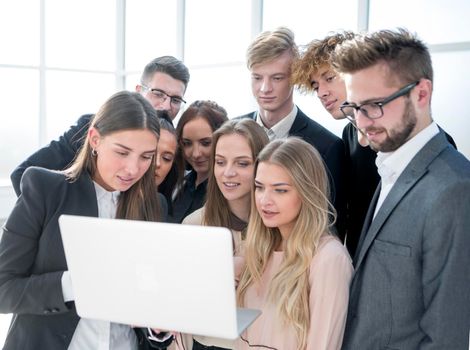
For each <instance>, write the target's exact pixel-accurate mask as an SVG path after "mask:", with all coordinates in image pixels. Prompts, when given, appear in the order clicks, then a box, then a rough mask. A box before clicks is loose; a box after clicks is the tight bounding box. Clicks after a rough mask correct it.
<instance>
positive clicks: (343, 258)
mask: <svg viewBox="0 0 470 350" xmlns="http://www.w3.org/2000/svg"><path fill="white" fill-rule="evenodd" d="M320 269H321V270H324V269H327V270H329V271H335V270H343V271H345V272H346V273H348V274H351V273H352V270H353V268H352V262H351V257H350V256H349V253H348V251H347V249H346V248H345V247H344V245H343V244H341V242H340V241H339V240H338V239H337V238H336V237H334V236H332V235H324V236H323V237H322V238H320V242H319V245H318V248H317V250H316V252H315V256H314V257H313V259H312V262H311V263H310V270H311V272H312V271H317V270H320Z"/></svg>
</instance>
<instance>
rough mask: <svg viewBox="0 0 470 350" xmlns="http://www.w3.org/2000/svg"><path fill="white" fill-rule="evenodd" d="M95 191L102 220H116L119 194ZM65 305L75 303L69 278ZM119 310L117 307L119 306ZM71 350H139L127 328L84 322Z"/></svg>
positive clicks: (65, 281) (67, 276) (67, 277)
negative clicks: (70, 302)
mask: <svg viewBox="0 0 470 350" xmlns="http://www.w3.org/2000/svg"><path fill="white" fill-rule="evenodd" d="M94 185H95V191H96V198H97V201H98V216H99V217H100V218H115V216H116V207H117V200H118V197H119V191H115V192H108V191H106V190H105V189H104V188H103V187H101V186H100V185H98V184H97V183H96V182H95V183H94ZM62 292H63V294H64V300H65V301H71V300H74V296H73V289H72V282H71V279H70V274H69V272H68V271H65V272H64V274H63V275H62ZM117 307H118V306H117ZM68 349H69V350H88V349H90V350H92V349H93V350H136V349H137V338H136V336H135V333H134V330H133V329H132V328H131V327H130V326H128V325H122V324H118V323H111V322H107V321H99V320H92V319H86V318H81V319H80V321H79V322H78V325H77V328H76V329H75V332H74V334H73V337H72V341H71V342H70V345H69V347H68Z"/></svg>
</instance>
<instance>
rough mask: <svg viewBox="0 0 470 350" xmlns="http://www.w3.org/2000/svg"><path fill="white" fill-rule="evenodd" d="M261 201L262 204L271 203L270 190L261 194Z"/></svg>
mask: <svg viewBox="0 0 470 350" xmlns="http://www.w3.org/2000/svg"><path fill="white" fill-rule="evenodd" d="M259 203H260V204H261V206H268V205H269V204H271V196H270V194H269V191H267V190H264V191H263V192H262V193H260V194H259Z"/></svg>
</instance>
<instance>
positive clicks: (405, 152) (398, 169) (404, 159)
mask: <svg viewBox="0 0 470 350" xmlns="http://www.w3.org/2000/svg"><path fill="white" fill-rule="evenodd" d="M438 133H439V128H438V126H437V124H436V123H434V122H432V123H431V124H430V125H428V126H427V127H426V128H424V129H423V130H421V131H420V132H419V133H418V134H416V135H415V136H414V137H413V138H411V139H410V140H408V141H407V142H405V143H404V144H403V145H401V146H400V147H399V148H398V149H397V150H395V151H393V152H387V153H385V152H378V153H377V158H376V160H375V164H376V165H377V171H378V173H379V175H380V178H381V180H382V185H381V188H380V196H379V199H378V201H377V205H376V206H375V211H374V218H375V216H376V215H377V213H378V211H379V209H380V207H381V206H382V204H383V202H384V200H385V198H387V196H388V194H389V193H390V190H391V189H392V187H393V185H395V182H397V179H398V178H399V177H400V175H401V173H402V172H403V170H405V168H406V167H407V166H408V164H410V162H411V160H412V159H413V158H414V156H416V154H418V152H419V151H420V150H421V149H422V148H423V147H424V146H425V145H426V144H427V143H428V142H429V140H431V139H432V138H433V137H434V136H435V135H437V134H438Z"/></svg>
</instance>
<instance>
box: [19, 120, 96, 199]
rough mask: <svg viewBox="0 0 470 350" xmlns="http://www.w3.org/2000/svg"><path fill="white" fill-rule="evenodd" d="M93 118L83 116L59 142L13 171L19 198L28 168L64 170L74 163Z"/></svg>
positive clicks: (30, 157)
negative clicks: (22, 179) (22, 177)
mask: <svg viewBox="0 0 470 350" xmlns="http://www.w3.org/2000/svg"><path fill="white" fill-rule="evenodd" d="M92 118H93V114H84V115H82V116H81V117H80V118H79V119H78V121H77V124H75V125H73V126H71V127H70V129H69V130H67V131H66V132H65V133H64V134H63V135H62V136H60V137H59V139H58V140H54V141H52V142H51V143H50V144H49V145H47V146H45V147H43V148H41V149H40V150H38V151H36V152H35V153H33V154H32V155H31V156H29V157H28V158H27V159H26V160H25V161H24V162H22V163H21V164H20V165H18V166H17V167H16V169H15V170H13V172H12V173H11V175H10V179H11V183H12V184H13V188H14V190H15V192H16V195H17V196H19V195H20V194H21V189H20V181H21V176H23V173H24V171H25V170H26V169H27V168H28V167H30V166H38V167H43V168H46V169H53V170H63V169H65V168H66V167H67V165H69V164H70V163H71V162H72V161H73V159H74V158H75V155H76V154H77V152H78V151H79V149H80V148H81V146H82V145H83V142H84V141H85V138H86V133H87V131H88V128H89V126H90V121H91V119H92Z"/></svg>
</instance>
